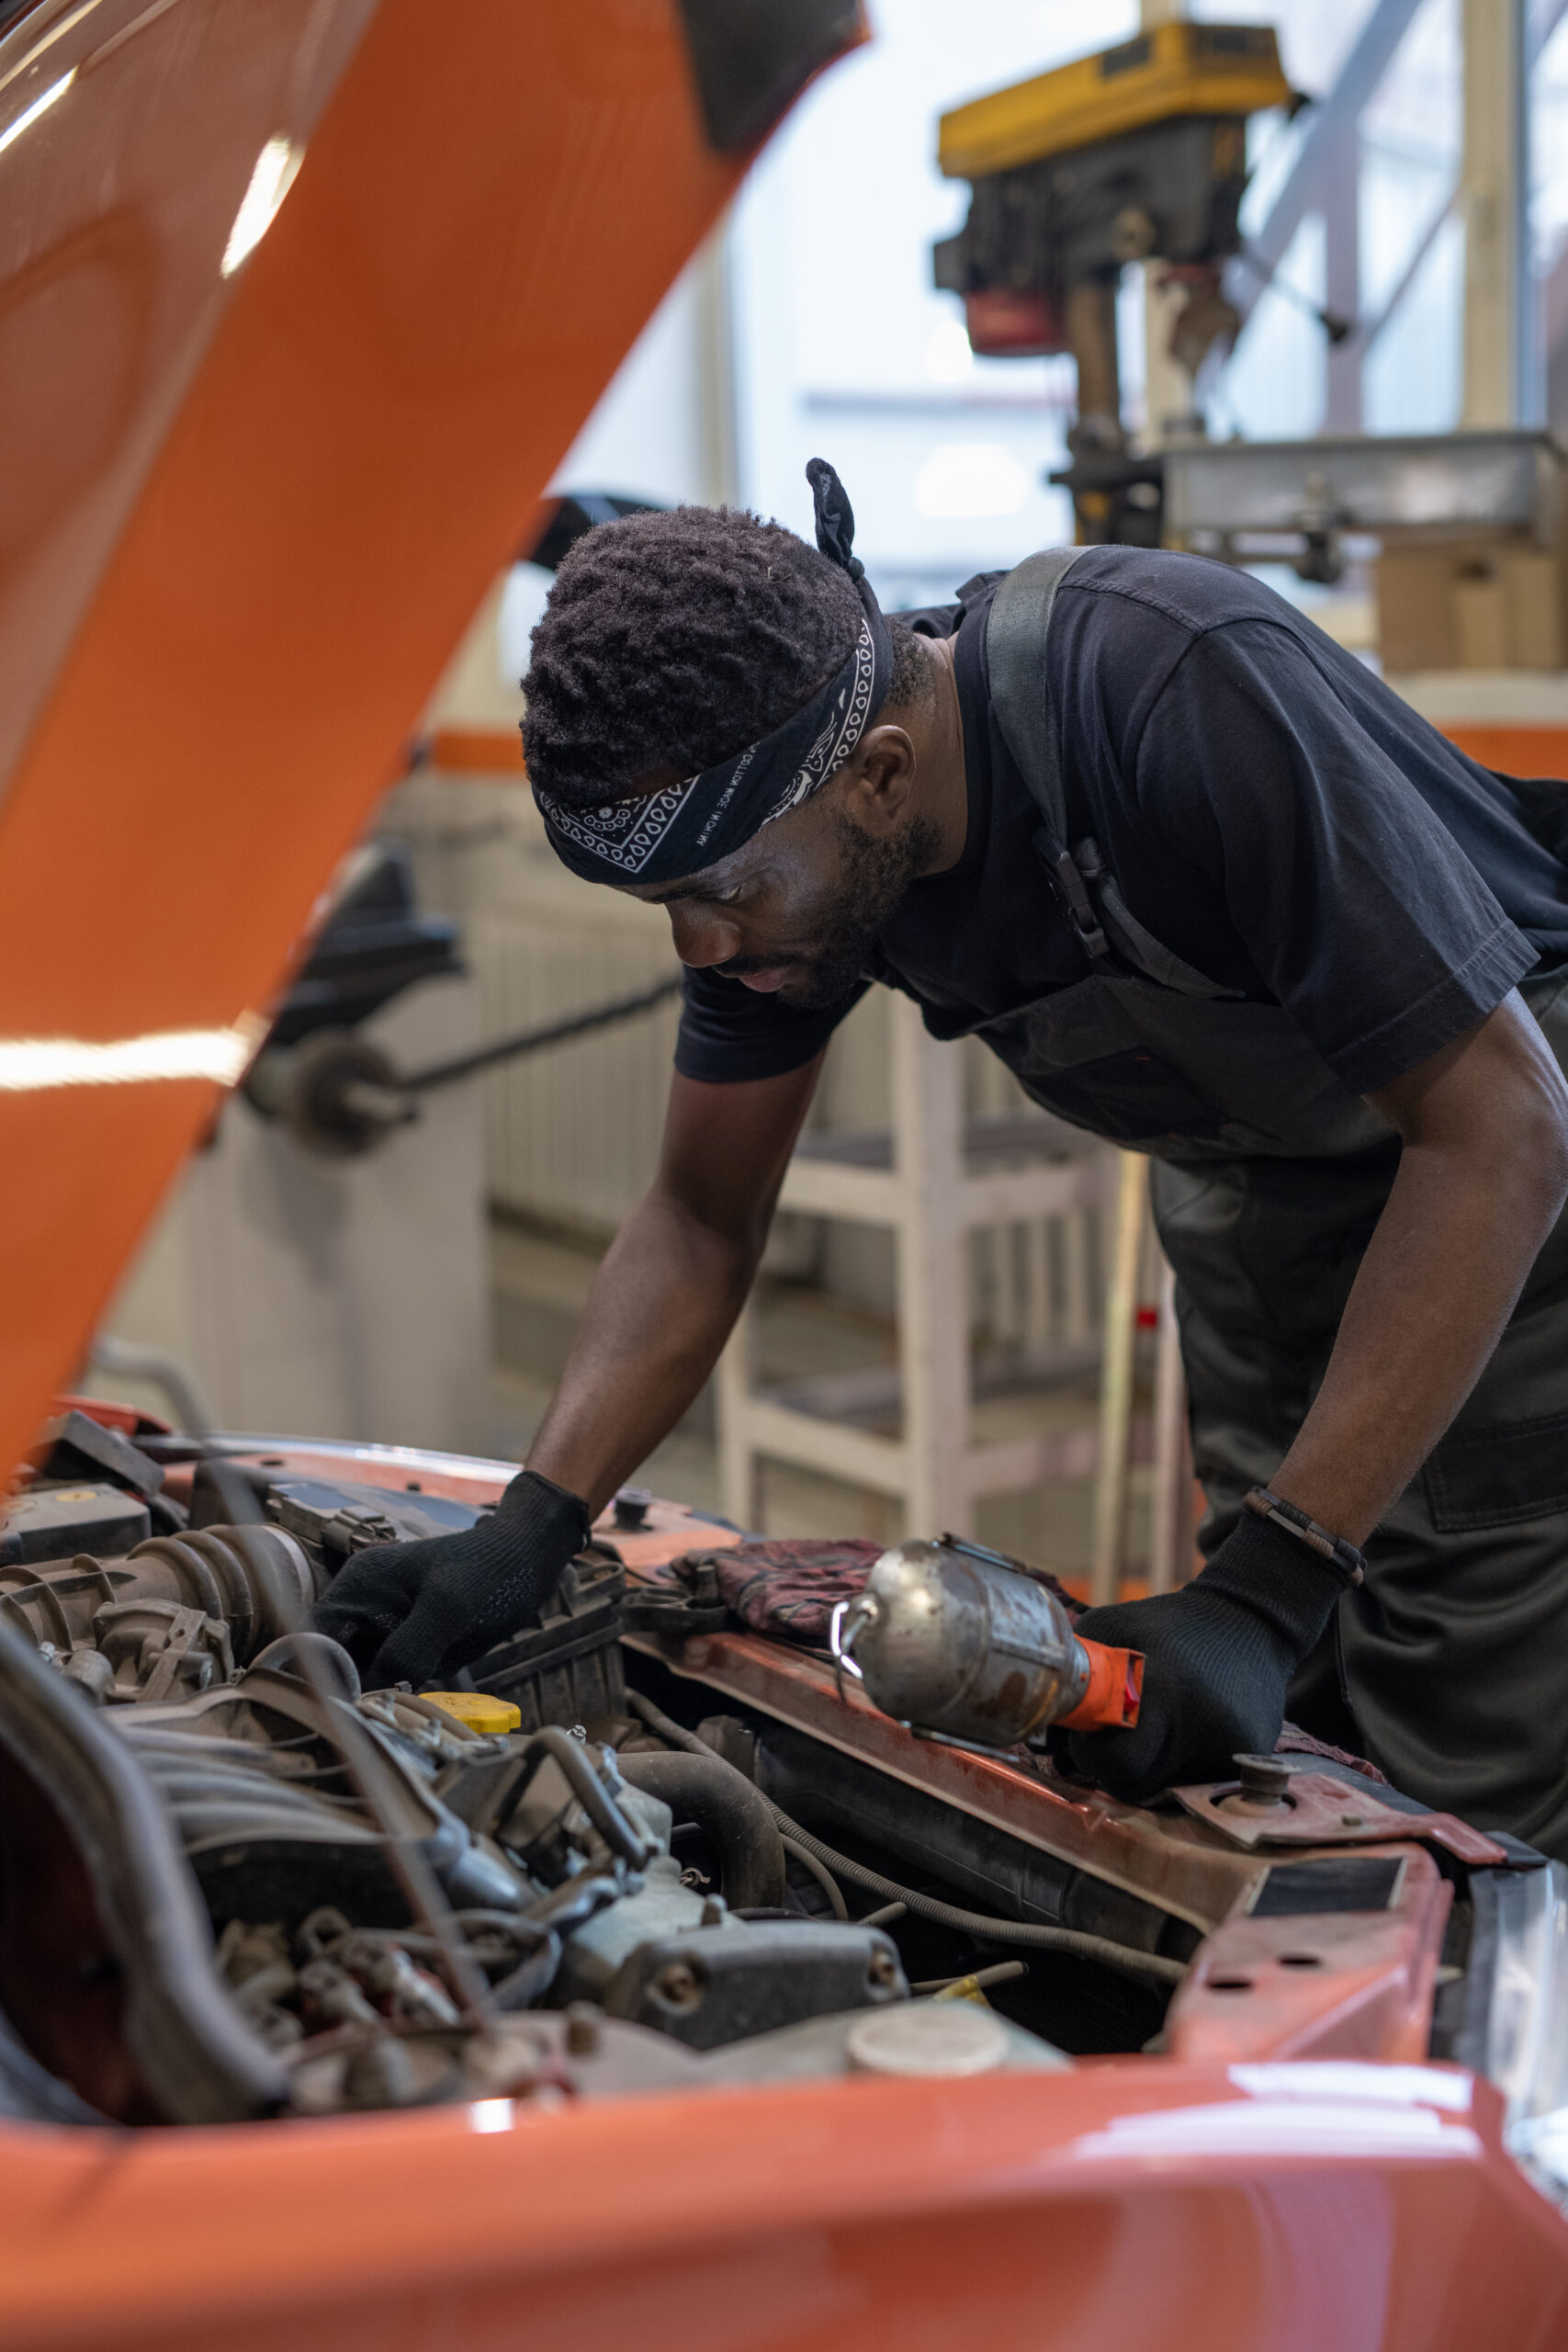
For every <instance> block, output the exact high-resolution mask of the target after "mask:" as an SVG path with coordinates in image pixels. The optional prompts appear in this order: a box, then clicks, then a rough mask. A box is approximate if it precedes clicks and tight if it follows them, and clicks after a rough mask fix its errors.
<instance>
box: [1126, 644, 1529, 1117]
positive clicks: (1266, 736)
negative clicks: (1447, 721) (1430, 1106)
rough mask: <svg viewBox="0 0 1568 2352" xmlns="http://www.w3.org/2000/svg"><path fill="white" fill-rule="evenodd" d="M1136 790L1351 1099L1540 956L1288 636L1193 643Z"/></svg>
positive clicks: (1147, 746)
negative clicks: (1213, 890)
mask: <svg viewBox="0 0 1568 2352" xmlns="http://www.w3.org/2000/svg"><path fill="white" fill-rule="evenodd" d="M1136 779H1137V794H1138V802H1139V807H1140V809H1141V812H1142V816H1143V819H1144V820H1145V823H1146V824H1148V825H1149V826H1150V827H1151V828H1152V830H1153V831H1155V832H1156V834H1157V835H1158V837H1159V839H1160V840H1161V842H1162V843H1163V844H1164V846H1165V847H1166V848H1167V849H1168V851H1169V852H1171V853H1172V854H1174V855H1175V856H1176V857H1177V858H1179V859H1180V860H1182V861H1184V862H1186V863H1187V864H1189V865H1196V866H1198V867H1199V868H1200V869H1201V871H1202V873H1203V874H1204V875H1205V876H1207V877H1208V879H1209V880H1210V881H1212V882H1213V884H1214V885H1215V886H1216V887H1217V888H1218V890H1219V892H1220V893H1221V894H1222V895H1223V898H1224V905H1225V908H1226V910H1227V912H1228V914H1229V917H1230V920H1231V922H1232V923H1233V924H1234V925H1235V930H1236V932H1237V933H1239V934H1240V936H1241V939H1242V941H1243V942H1244V944H1245V945H1246V947H1247V953H1248V955H1249V956H1251V958H1252V960H1253V963H1254V964H1255V966H1256V967H1257V969H1258V973H1259V975H1260V976H1261V978H1262V979H1263V981H1264V983H1265V985H1266V986H1267V987H1268V989H1269V991H1270V992H1271V993H1272V994H1273V995H1274V996H1275V997H1276V998H1277V999H1278V1001H1280V1004H1282V1005H1283V1006H1284V1007H1285V1008H1286V1009H1287V1011H1288V1012H1290V1013H1291V1014H1292V1017H1293V1018H1294V1019H1295V1021H1296V1022H1297V1023H1298V1024H1299V1025H1300V1027H1301V1029H1302V1030H1303V1033H1304V1035H1306V1037H1307V1038H1308V1039H1309V1040H1310V1042H1311V1043H1312V1044H1313V1045H1314V1046H1315V1047H1316V1049H1317V1051H1318V1052H1319V1053H1320V1054H1321V1055H1322V1056H1323V1057H1324V1059H1325V1061H1326V1062H1327V1063H1328V1064H1329V1066H1330V1068H1331V1069H1333V1070H1334V1071H1335V1073H1336V1075H1337V1077H1338V1078H1339V1079H1340V1080H1342V1081H1343V1082H1344V1084H1345V1085H1346V1086H1348V1087H1349V1088H1350V1089H1351V1091H1353V1092H1355V1093H1358V1094H1366V1093H1370V1092H1371V1091H1374V1090H1375V1089H1376V1088H1378V1087H1380V1086H1384V1085H1387V1084H1388V1083H1389V1082H1390V1081H1391V1080H1393V1079H1395V1078H1399V1077H1401V1076H1403V1074H1404V1072H1405V1071H1406V1070H1408V1069H1414V1068H1415V1066H1416V1064H1417V1063H1418V1062H1421V1061H1424V1060H1426V1058H1427V1056H1428V1055H1431V1054H1435V1053H1437V1052H1438V1050H1439V1049H1440V1048H1441V1047H1442V1046H1446V1045H1448V1044H1450V1042H1451V1040H1452V1039H1453V1038H1455V1037H1457V1036H1460V1035H1462V1033H1463V1032H1464V1031H1465V1030H1466V1029H1468V1028H1471V1027H1472V1026H1473V1025H1474V1023H1476V1022H1477V1021H1480V1020H1483V1019H1484V1017H1485V1015H1486V1014H1487V1013H1489V1012H1493V1011H1495V1008H1496V1007H1497V1006H1498V1005H1499V1004H1500V1003H1501V1002H1502V1001H1503V999H1504V997H1506V995H1507V993H1508V990H1509V989H1511V988H1513V987H1514V986H1515V984H1516V983H1517V981H1518V980H1519V979H1521V978H1523V977H1524V975H1525V973H1527V972H1528V971H1529V969H1530V967H1531V966H1532V965H1533V964H1534V963H1535V962H1536V960H1537V959H1536V951H1535V949H1534V948H1533V947H1532V946H1531V945H1530V944H1529V941H1528V940H1527V939H1526V938H1525V937H1524V935H1523V933H1521V932H1519V931H1518V930H1517V929H1516V927H1515V925H1514V924H1513V923H1512V922H1509V920H1508V918H1507V916H1506V914H1505V913H1504V911H1503V909H1502V907H1501V906H1500V905H1499V904H1498V902H1497V900H1496V899H1495V897H1494V895H1493V893H1492V891H1491V889H1490V888H1488V886H1487V884H1486V883H1485V882H1484V881H1483V878H1482V876H1481V875H1480V873H1479V872H1478V871H1477V869H1476V867H1475V866H1474V865H1472V862H1471V860H1470V859H1469V858H1468V857H1467V856H1466V855H1465V854H1464V851H1463V850H1462V849H1461V847H1460V844H1459V843H1458V842H1457V841H1456V840H1455V839H1454V837H1453V835H1452V834H1451V833H1450V831H1448V830H1447V828H1446V827H1445V826H1444V825H1443V824H1442V822H1441V821H1440V820H1439V819H1438V817H1437V816H1436V815H1435V814H1434V813H1433V811H1432V810H1431V809H1429V808H1428V807H1427V803H1426V801H1425V800H1424V799H1423V798H1422V797H1421V795H1420V793H1419V792H1418V791H1417V789H1416V786H1415V785H1414V784H1413V783H1412V782H1411V780H1410V778H1409V776H1408V775H1405V773H1404V770H1403V768H1402V767H1401V766H1400V764H1399V763H1398V760H1397V758H1396V757H1395V756H1394V755H1393V752H1391V751H1390V750H1388V749H1385V748H1384V747H1383V745H1382V744H1381V743H1380V742H1378V741H1374V739H1373V737H1372V736H1371V734H1370V733H1369V732H1368V731H1367V729H1365V728H1364V727H1363V726H1362V725H1361V724H1360V722H1359V719H1358V718H1357V717H1356V714H1355V712H1354V710H1353V709H1351V708H1350V707H1348V706H1347V703H1346V702H1345V701H1344V700H1343V699H1342V698H1341V696H1340V695H1339V694H1338V693H1337V691H1336V689H1335V686H1334V684H1333V683H1332V681H1331V680H1330V678H1329V677H1327V676H1326V675H1325V673H1324V672H1323V671H1322V670H1320V669H1319V668H1318V667H1317V665H1316V663H1315V662H1314V661H1313V659H1312V655H1311V653H1310V651H1309V650H1308V648H1307V646H1306V644H1305V643H1304V642H1303V639H1301V638H1299V637H1298V636H1297V635H1296V634H1295V633H1294V632H1293V631H1292V629H1290V628H1281V627H1280V626H1278V625H1277V624H1275V623H1272V622H1269V621H1261V620H1260V621H1256V622H1254V621H1241V622H1235V623H1232V624H1229V625H1227V626H1225V627H1224V628H1216V629H1212V630H1210V631H1208V632H1206V633H1205V634H1204V635H1202V636H1201V637H1200V638H1198V639H1195V640H1194V642H1193V644H1192V645H1191V647H1190V649H1189V650H1188V651H1187V653H1186V654H1185V655H1184V657H1183V658H1182V659H1181V661H1180V662H1179V663H1178V664H1177V666H1176V668H1175V670H1174V671H1173V672H1172V673H1171V675H1170V677H1169V678H1168V681H1167V683H1166V684H1165V686H1164V687H1163V689H1162V690H1161V692H1160V693H1159V695H1158V696H1157V698H1156V701H1155V703H1154V705H1153V707H1152V708H1151V710H1150V711H1149V714H1148V717H1147V719H1146V722H1145V726H1144V729H1143V732H1142V735H1141V738H1140V741H1139V743H1138V748H1137V758H1136Z"/></svg>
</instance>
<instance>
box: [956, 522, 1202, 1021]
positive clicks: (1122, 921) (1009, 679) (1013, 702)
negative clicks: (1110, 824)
mask: <svg viewBox="0 0 1568 2352" xmlns="http://www.w3.org/2000/svg"><path fill="white" fill-rule="evenodd" d="M1083 552H1084V550H1083V548H1041V550H1040V551H1039V553H1038V554H1036V555H1030V556H1025V558H1024V560H1023V561H1022V562H1021V564H1019V565H1017V566H1016V568H1015V569H1014V570H1013V571H1010V572H1009V573H1008V576H1007V578H1006V579H1005V580H1004V581H1002V582H1001V583H1000V585H999V586H998V589H997V592H996V594H995V596H994V598H993V599H992V602H991V613H990V619H989V621H988V622H987V632H986V654H987V665H988V667H989V671H990V684H991V703H992V707H994V709H995V711H996V714H997V723H998V726H999V727H1000V729H1001V730H1002V740H1003V741H1004V742H1005V743H1006V745H1007V747H1008V750H1009V751H1010V752H1011V754H1012V757H1013V761H1014V763H1015V764H1016V766H1017V768H1018V771H1019V773H1020V775H1021V776H1022V778H1023V780H1024V782H1025V784H1027V785H1028V786H1029V789H1030V793H1031V795H1032V798H1033V801H1034V805H1035V807H1036V808H1037V809H1039V811H1040V816H1041V820H1042V821H1041V827H1040V831H1039V832H1038V833H1037V834H1036V835H1035V847H1036V849H1037V850H1038V851H1039V853H1040V855H1041V858H1042V859H1043V863H1044V865H1045V867H1046V869H1047V871H1048V872H1049V874H1050V876H1051V877H1052V880H1053V881H1054V883H1055V886H1056V888H1057V889H1058V890H1059V891H1060V893H1061V896H1062V899H1063V902H1064V904H1065V905H1066V910H1067V914H1068V917H1069V919H1070V921H1071V922H1072V924H1073V927H1074V929H1075V930H1076V931H1077V934H1078V938H1079V940H1080V942H1081V944H1082V945H1083V949H1084V952H1085V954H1086V955H1087V956H1088V957H1089V963H1090V966H1091V967H1093V968H1094V969H1096V970H1098V971H1111V972H1113V971H1115V970H1116V969H1117V968H1118V964H1117V957H1118V956H1120V957H1121V959H1122V963H1123V964H1127V965H1131V967H1133V969H1134V971H1138V972H1142V973H1144V974H1145V976H1146V977H1147V978H1149V979H1152V980H1156V981H1157V982H1158V983H1159V984H1160V986H1161V987H1163V988H1168V989H1175V990H1176V991H1177V993H1178V994H1179V995H1180V996H1195V997H1228V996H1235V994H1236V993H1237V991H1236V990H1235V989H1226V988H1222V987H1221V986H1220V985H1219V984H1218V982H1216V981H1214V980H1211V979H1209V978H1206V977H1205V975H1204V974H1203V973H1201V972H1200V971H1197V970H1195V969H1194V968H1193V967H1192V966H1191V965H1190V964H1185V963H1183V961H1182V959H1181V957H1180V956H1178V955H1176V954H1175V953H1174V951H1173V950H1172V949H1170V948H1168V947H1167V946H1165V945H1163V944H1161V942H1160V941H1159V940H1157V939H1156V937H1155V935H1154V933H1152V932H1151V931H1148V930H1146V929H1145V926H1144V925H1143V924H1142V923H1141V922H1139V921H1138V919H1137V917H1136V916H1135V915H1134V912H1133V910H1132V909H1131V908H1130V907H1129V906H1128V905H1127V903H1126V901H1125V899H1123V898H1122V893H1121V891H1120V890H1119V889H1118V888H1117V887H1116V880H1115V876H1113V875H1112V874H1111V872H1110V871H1109V869H1108V868H1107V867H1106V865H1105V864H1104V862H1103V860H1102V859H1101V857H1100V852H1099V849H1098V848H1097V846H1096V845H1095V843H1094V842H1092V841H1085V842H1079V843H1078V845H1077V850H1076V852H1074V851H1069V849H1068V847H1067V796H1066V786H1064V784H1063V782H1062V761H1061V752H1060V749H1059V746H1058V743H1057V740H1056V714H1055V710H1054V709H1053V708H1052V705H1051V692H1050V688H1049V686H1048V685H1047V684H1046V680H1045V639H1046V633H1047V631H1048V630H1049V628H1050V626H1051V613H1052V608H1053V606H1054V605H1055V601H1056V591H1057V589H1058V588H1059V587H1060V586H1061V584H1062V582H1063V581H1064V580H1065V579H1066V575H1067V573H1068V571H1070V570H1071V569H1072V567H1073V565H1074V564H1075V563H1076V562H1077V560H1078V558H1079V556H1080V555H1082V554H1083ZM1108 933H1109V936H1108V935H1107V934H1108Z"/></svg>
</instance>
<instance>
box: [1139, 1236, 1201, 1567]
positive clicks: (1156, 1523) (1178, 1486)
mask: <svg viewBox="0 0 1568 2352" xmlns="http://www.w3.org/2000/svg"><path fill="white" fill-rule="evenodd" d="M1155 1348H1156V1352H1155V1463H1154V1477H1153V1481H1152V1484H1151V1488H1150V1494H1149V1590H1150V1591H1151V1592H1169V1591H1171V1590H1172V1589H1173V1588H1174V1587H1175V1586H1176V1585H1178V1584H1181V1583H1185V1581H1186V1578H1187V1574H1188V1570H1189V1567H1190V1555H1191V1550H1192V1510H1191V1505H1190V1501H1189V1499H1188V1477H1187V1379H1186V1374H1184V1373H1183V1371H1182V1368H1181V1334H1180V1331H1179V1329H1178V1328H1177V1321H1176V1275H1175V1273H1174V1272H1173V1270H1172V1268H1171V1266H1170V1264H1169V1262H1168V1260H1166V1259H1165V1258H1163V1257H1162V1258H1161V1260H1160V1273H1159V1329H1158V1332H1157V1335H1156V1342H1155ZM1183 1532H1185V1535H1186V1542H1185V1543H1183V1541H1182V1537H1183Z"/></svg>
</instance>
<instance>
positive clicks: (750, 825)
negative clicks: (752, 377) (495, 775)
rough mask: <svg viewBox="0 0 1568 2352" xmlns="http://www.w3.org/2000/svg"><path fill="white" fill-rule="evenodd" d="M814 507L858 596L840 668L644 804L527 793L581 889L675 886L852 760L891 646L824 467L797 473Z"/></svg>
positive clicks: (840, 497)
mask: <svg viewBox="0 0 1568 2352" xmlns="http://www.w3.org/2000/svg"><path fill="white" fill-rule="evenodd" d="M806 478H807V481H809V483H810V484H811V490H812V495H813V497H814V499H815V500H816V504H817V544H818V548H820V549H821V551H822V553H823V554H824V555H825V556H827V557H828V559H829V561H830V562H833V563H836V564H838V565H839V566H840V570H842V571H847V572H848V573H849V576H850V578H851V579H852V581H853V582H854V583H855V586H856V588H857V589H858V590H859V592H860V600H861V607H862V610H861V624H860V630H859V634H858V635H857V637H856V639H855V643H854V647H853V650H852V652H851V654H850V658H849V660H848V661H847V662H845V663H844V666H843V668H842V669H841V670H840V672H839V673H838V674H837V676H836V677H832V678H829V681H828V683H827V684H826V685H825V686H822V687H821V688H819V689H818V692H817V693H816V694H814V695H812V697H811V700H810V701H809V702H808V703H807V705H806V707H805V708H804V709H802V710H797V711H796V712H795V716H794V717H793V718H786V719H785V721H784V725H783V726H782V727H778V728H775V729H774V730H773V733H772V734H771V735H765V736H764V737H763V738H762V740H761V742H760V743H753V744H751V745H750V748H749V749H748V750H746V751H744V752H738V753H737V754H736V756H735V758H734V759H732V760H725V761H723V762H721V763H720V764H719V765H718V766H717V767H712V768H704V769H703V771H702V773H701V774H700V775H694V776H688V777H687V778H686V780H685V782H684V783H683V784H671V785H668V786H665V787H664V788H663V789H662V790H660V791H659V792H654V793H650V794H649V797H647V798H646V799H644V800H610V801H606V802H604V805H603V806H602V807H600V808H597V809H574V808H571V807H569V806H568V804H567V803H566V802H565V801H562V800H558V799H557V798H556V797H555V795H554V794H553V793H549V792H541V791H539V790H537V789H536V790H535V794H534V798H535V800H536V803H537V805H538V809H539V813H540V815H541V816H542V817H543V818H544V820H545V831H546V832H547V834H548V836H549V840H550V846H551V847H552V848H553V849H554V851H555V853H556V854H557V856H558V857H559V858H560V859H561V860H562V862H563V863H564V864H565V865H570V868H571V870H572V872H573V873H574V874H580V875H581V876H582V878H583V880H584V881H586V882H679V881H682V880H683V879H684V878H685V876H687V875H689V874H697V873H700V872H701V871H702V870H703V868H704V867H705V866H709V865H717V863H718V861H719V859H720V858H722V857H728V855H729V854H730V853H731V852H732V851H734V850H738V849H740V848H742V847H744V845H745V843H746V842H749V841H750V840H751V839H752V838H753V837H754V836H755V835H756V834H757V833H760V832H761V830H762V827H763V826H764V825H771V824H772V823H773V820H774V818H775V817H786V816H788V814H789V812H790V810H791V809H799V808H801V807H803V806H804V804H805V803H806V802H807V800H809V799H810V798H811V797H812V795H813V794H814V793H816V792H818V791H820V789H821V787H822V786H823V785H825V784H826V783H827V781H828V779H829V776H830V775H833V774H834V773H835V772H836V770H838V769H839V768H840V767H841V766H842V765H843V763H844V762H845V761H846V760H847V759H848V758H849V756H850V754H851V752H852V751H853V750H854V748H855V745H856V744H857V743H858V742H859V741H860V739H861V737H862V736H863V734H864V733H865V730H866V729H867V728H868V727H869V726H870V725H871V723H872V721H873V720H874V718H875V717H876V714H877V712H878V711H879V710H880V709H881V707H882V706H883V703H884V702H885V701H886V696H887V689H888V687H889V686H890V685H891V684H892V681H893V645H892V640H891V639H890V638H889V636H888V634H887V624H886V621H885V620H884V619H883V617H882V614H881V611H880V609H879V607H878V605H877V602H876V598H875V597H874V594H872V591H871V587H870V584H869V582H867V580H866V577H865V572H864V568H863V565H862V564H861V561H860V560H859V558H858V557H857V556H856V555H854V554H853V552H852V546H853V540H854V527H855V518H854V515H853V513H852V510H851V506H850V502H849V500H848V498H847V497H846V496H845V494H844V488H843V484H842V483H841V482H840V480H839V477H838V475H837V474H836V473H835V472H834V471H833V469H832V467H831V466H830V465H829V464H828V462H827V460H826V459H825V458H812V460H811V462H810V464H809V465H808V466H807V469H806Z"/></svg>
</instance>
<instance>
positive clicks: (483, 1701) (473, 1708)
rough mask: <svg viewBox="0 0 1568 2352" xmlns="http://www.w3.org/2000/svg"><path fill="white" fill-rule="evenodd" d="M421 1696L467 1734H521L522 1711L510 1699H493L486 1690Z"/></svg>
mask: <svg viewBox="0 0 1568 2352" xmlns="http://www.w3.org/2000/svg"><path fill="white" fill-rule="evenodd" d="M421 1696H422V1697H423V1698H425V1699H428V1700H429V1702H430V1703H431V1705H432V1706H433V1707H439V1708H440V1709H441V1711H442V1713H444V1714H448V1715H455V1716H456V1717H457V1721H458V1722H459V1723H460V1724H468V1729H469V1730H470V1731H520V1730H521V1729H522V1727H523V1710H522V1708H521V1707H514V1706H513V1703H512V1702H511V1700H510V1699H492V1698H491V1694H490V1692H489V1691H423V1692H422V1693H421Z"/></svg>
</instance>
